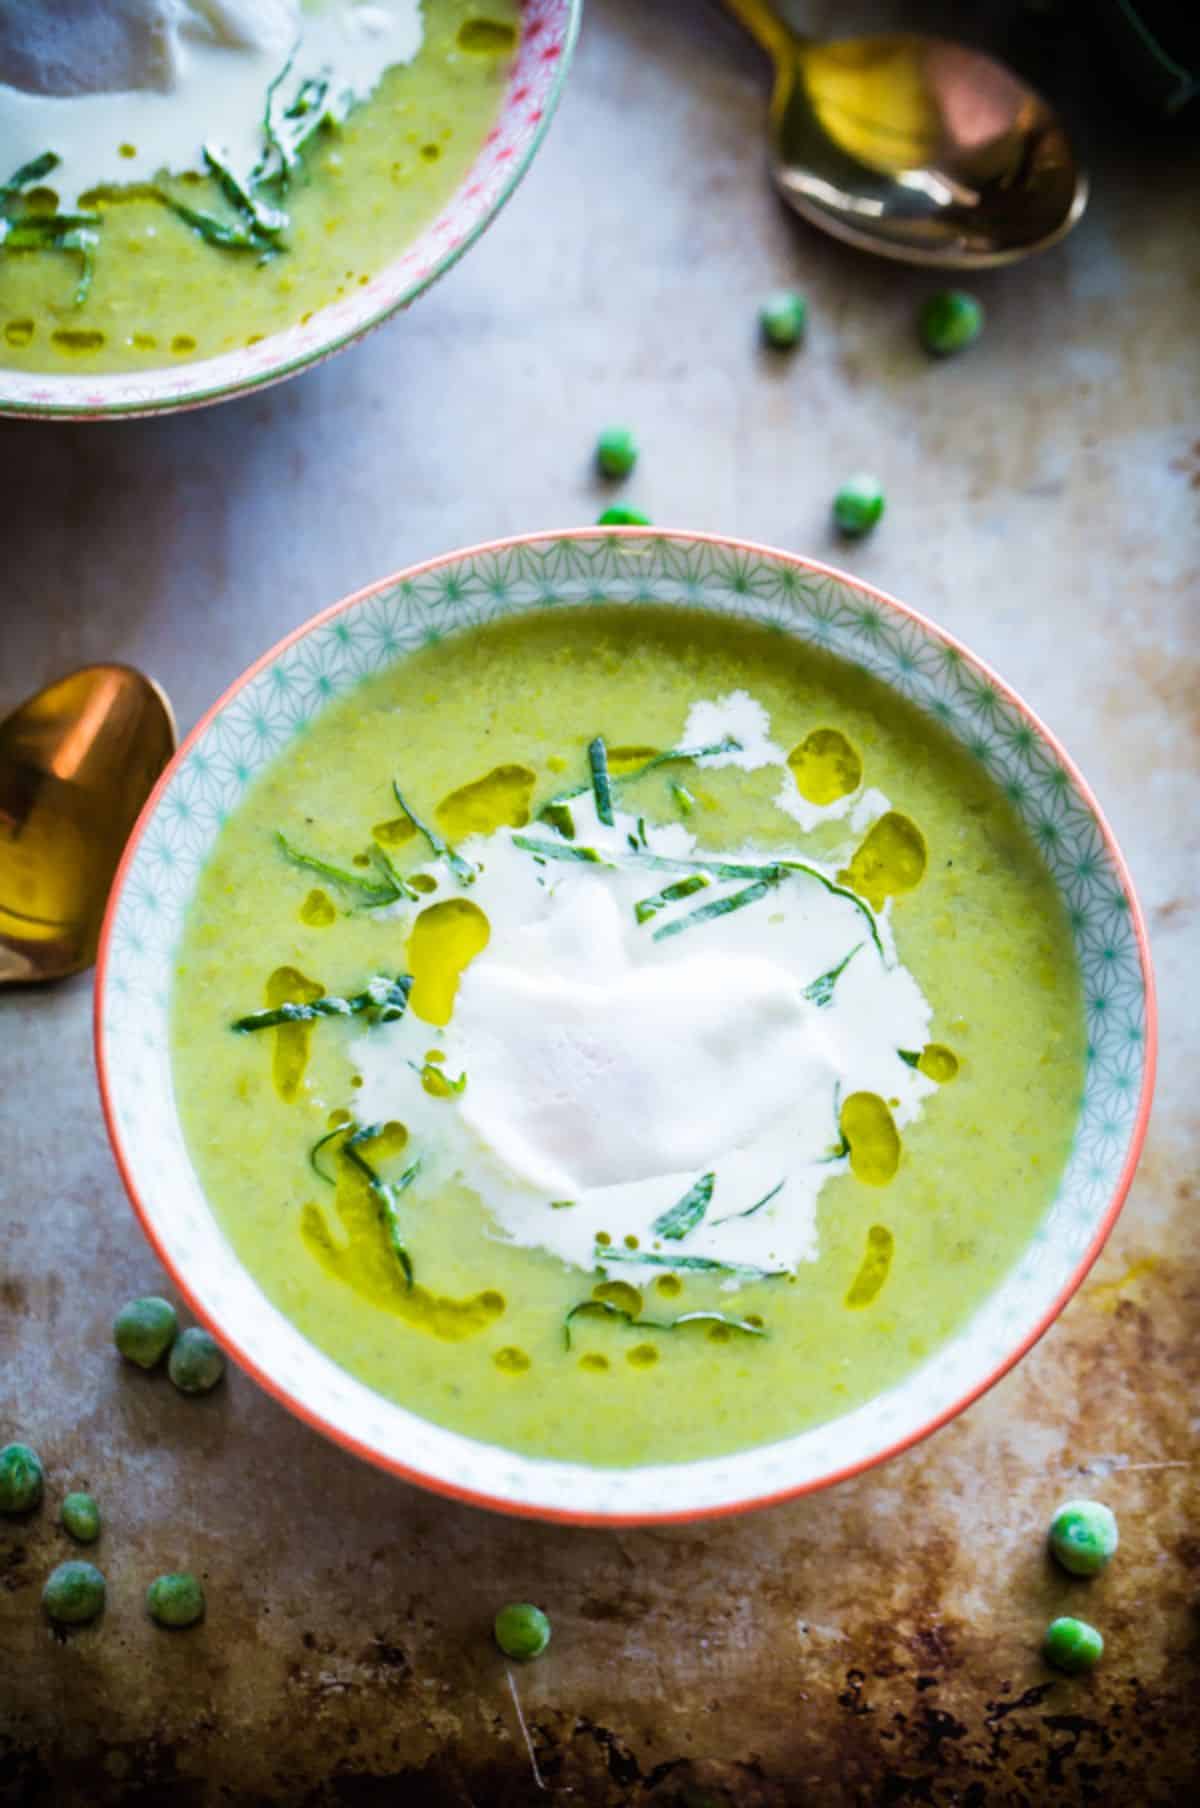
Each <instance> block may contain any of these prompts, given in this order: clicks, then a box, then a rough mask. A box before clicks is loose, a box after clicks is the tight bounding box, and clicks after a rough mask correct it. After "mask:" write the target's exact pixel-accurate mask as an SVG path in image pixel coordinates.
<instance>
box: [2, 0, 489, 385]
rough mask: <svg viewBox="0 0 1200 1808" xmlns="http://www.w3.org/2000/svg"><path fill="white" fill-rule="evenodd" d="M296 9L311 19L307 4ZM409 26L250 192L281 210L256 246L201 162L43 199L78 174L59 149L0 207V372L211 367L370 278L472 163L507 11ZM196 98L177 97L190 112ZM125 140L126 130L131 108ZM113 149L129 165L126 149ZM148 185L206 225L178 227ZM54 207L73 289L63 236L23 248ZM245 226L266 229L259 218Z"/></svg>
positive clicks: (425, 16) (437, 7) (216, 126)
mask: <svg viewBox="0 0 1200 1808" xmlns="http://www.w3.org/2000/svg"><path fill="white" fill-rule="evenodd" d="M307 10H308V11H310V12H312V13H315V14H317V15H319V14H320V13H321V8H320V6H317V5H314V6H311V7H309V8H308V9H307ZM419 17H420V23H419V44H420V47H419V49H418V50H417V51H416V54H415V55H413V57H412V59H411V61H406V62H404V63H402V64H401V63H398V64H396V66H394V67H391V68H389V69H387V70H386V72H385V73H384V74H383V75H382V77H381V78H380V79H379V81H378V85H377V86H375V87H374V89H373V91H372V92H370V93H369V96H368V98H366V99H364V100H362V101H361V102H360V103H358V104H355V105H352V106H351V107H350V108H349V111H348V112H346V113H345V117H344V118H340V117H334V116H331V117H330V118H329V119H328V120H327V121H326V122H325V123H323V124H321V125H320V127H319V128H318V129H316V130H315V131H314V132H313V133H312V135H311V136H310V137H308V138H307V139H306V140H305V142H304V143H303V146H302V148H301V150H300V152H299V154H298V159H297V162H296V165H295V168H294V170H293V171H292V172H291V174H290V176H289V177H288V179H287V181H286V184H285V185H283V186H281V185H279V184H272V183H271V182H270V181H268V182H267V184H266V186H264V187H263V188H262V190H261V191H260V194H259V197H258V198H259V200H261V202H262V204H263V207H264V208H266V209H268V210H269V209H271V208H282V209H283V210H284V214H285V218H286V225H285V226H284V227H283V229H282V230H281V231H278V232H277V233H276V235H275V237H274V238H272V239H269V240H268V241H267V242H260V240H259V239H258V238H257V237H256V233H257V230H258V229H257V228H255V227H254V225H253V220H252V217H251V215H250V214H249V213H248V212H247V210H246V208H245V207H243V206H240V205H239V204H238V202H237V201H236V199H234V198H232V197H231V195H230V192H229V190H228V188H227V187H226V186H224V185H223V183H222V180H221V179H220V177H219V175H218V174H217V173H216V172H215V171H213V172H211V173H210V172H206V171H204V169H203V167H201V169H200V170H198V171H197V170H192V169H191V168H190V167H189V168H184V169H183V173H179V172H178V171H176V173H174V174H171V173H169V172H168V173H165V174H163V175H162V176H161V179H160V178H158V177H157V176H156V177H155V179H154V180H150V179H149V177H147V178H146V179H138V180H135V181H132V182H126V183H124V184H114V183H113V182H112V181H111V180H106V181H104V182H102V183H100V184H99V185H98V186H97V187H96V188H95V189H93V190H90V191H85V192H83V193H82V194H81V195H80V196H79V197H78V200H76V198H75V197H74V196H68V195H66V194H65V193H64V195H61V196H60V195H59V194H58V192H57V191H56V189H55V181H56V177H57V178H61V179H62V180H65V178H66V175H67V173H68V170H69V169H74V170H75V173H76V175H77V173H78V157H77V156H76V157H75V158H73V159H70V158H69V159H68V161H67V163H66V164H64V166H63V168H62V170H61V171H59V172H56V171H55V170H53V169H52V170H50V171H49V173H47V174H46V175H45V176H44V177H43V178H42V179H41V181H40V182H38V183H36V184H35V185H26V186H25V187H24V188H23V190H22V192H21V193H20V194H17V195H10V196H8V197H6V198H4V200H3V206H2V208H0V212H3V213H4V214H6V215H7V216H8V219H9V222H10V225H11V226H12V228H13V230H11V231H10V230H8V229H7V228H5V229H4V230H2V231H0V241H3V240H4V239H5V238H7V243H3V244H0V366H9V367H11V368H14V369H19V370H36V371H47V372H72V373H80V372H86V371H120V370H149V369H154V368H158V367H160V366H162V365H168V364H172V363H175V362H186V361H190V360H193V359H198V358H211V357H216V356H218V355H219V354H221V353H223V352H229V351H233V350H236V349H238V348H239V347H242V346H246V345H253V344H255V343H257V341H259V340H260V339H264V338H266V337H267V336H268V335H269V334H271V333H275V332H279V331H281V330H282V329H283V328H285V327H289V326H293V325H295V324H296V323H297V322H300V321H304V320H307V319H308V317H309V316H310V315H311V314H313V313H315V312H316V311H317V310H318V309H319V308H323V307H325V306H327V305H328V304H329V303H331V302H334V301H336V300H338V299H339V298H340V297H344V296H347V295H349V294H351V293H353V292H354V291H356V290H357V289H358V288H359V287H360V286H361V285H364V284H366V283H367V282H369V281H370V279H371V278H372V277H373V276H375V275H377V274H378V273H379V272H380V271H381V270H382V269H383V268H385V266H386V265H387V264H388V263H390V262H391V261H392V260H393V259H394V258H396V257H398V256H399V255H400V253H401V252H402V251H403V250H404V248H405V246H406V245H408V244H409V243H411V242H412V240H413V239H415V238H416V237H417V236H418V234H419V233H420V232H421V231H422V230H423V229H424V228H425V227H426V226H427V225H428V224H429V222H430V221H431V220H432V219H433V218H434V217H435V216H436V215H437V213H438V211H439V210H440V209H441V207H442V206H443V205H444V204H445V203H446V202H447V201H448V200H449V198H450V196H451V195H452V194H453V193H454V191H455V189H456V188H457V187H458V185H459V184H460V182H462V180H463V179H464V177H465V176H466V174H467V172H468V170H469V169H470V167H471V165H472V163H473V162H474V160H475V158H476V156H477V154H478V152H479V150H480V148H481V146H482V145H483V142H484V140H485V138H486V136H487V134H488V131H489V130H490V128H491V127H492V125H493V123H494V121H495V119H496V117H497V114H498V112H499V108H500V103H501V100H502V97H503V94H504V89H505V84H506V81H507V78H508V75H509V71H510V69H511V66H512V59H513V56H514V54H515V50H516V45H517V35H518V30H519V21H520V6H519V0H423V4H422V6H421V9H420V16H419ZM301 55H302V53H300V52H298V53H297V57H298V58H300V57H301ZM305 73H306V72H305V71H304V70H303V69H302V68H301V66H300V63H299V62H298V63H297V66H296V67H295V69H292V68H291V66H290V65H288V66H287V74H286V76H285V77H284V80H283V82H282V84H281V86H280V88H279V95H280V97H281V98H280V102H279V105H280V106H281V107H282V105H283V103H284V100H285V99H286V98H288V97H289V96H290V95H291V92H292V89H293V88H295V90H296V92H297V93H300V92H301V90H302V88H303V82H302V79H301V78H302V76H303V75H304V74H305ZM4 92H5V91H4V90H3V89H2V88H0V162H2V163H3V167H0V183H5V182H7V181H9V180H10V178H11V176H12V174H13V171H14V160H15V156H16V152H15V149H14V151H13V154H12V155H11V156H8V157H7V160H4V158H5V144H6V134H5V129H4V128H5V112H4V106H3V104H2V103H3V96H4ZM96 98H98V99H99V100H101V101H103V100H104V98H105V97H104V96H100V97H92V96H86V97H84V98H83V99H82V100H76V101H73V102H71V101H65V102H64V101H61V100H60V101H56V102H55V104H56V105H59V106H62V105H76V106H82V107H87V106H89V105H93V104H95V99H96ZM202 98H203V97H201V100H202ZM200 104H201V102H200V101H198V100H197V99H196V98H195V97H194V96H193V97H191V99H190V110H191V112H192V113H195V112H196V110H197V108H198V107H199V106H200ZM301 104H303V102H302V103H301ZM331 104H332V98H331ZM212 110H213V114H214V117H213V118H212V120H211V122H210V124H209V126H208V129H207V134H206V136H207V138H208V139H209V140H210V141H212V142H214V143H215V145H216V146H218V147H219V146H220V145H221V143H222V136H223V120H222V102H221V95H220V93H219V92H218V93H217V94H216V95H215V96H214V97H213V101H212ZM105 117H106V118H107V114H106V115H105ZM292 123H293V125H294V124H295V121H293V122H292ZM129 134H130V136H134V135H135V134H136V116H135V119H134V122H133V123H131V125H130V127H129ZM38 148H39V149H41V150H44V151H47V152H53V151H54V148H55V147H54V145H53V144H50V143H47V144H45V145H39V147H38ZM105 148H106V150H111V148H112V147H108V146H106V147H105ZM125 149H126V151H127V152H128V153H129V155H130V156H131V157H132V156H133V155H134V153H135V151H136V150H137V147H136V146H135V145H132V144H130V145H128V146H126V147H125ZM237 173H238V174H241V173H242V172H241V171H238V172H237ZM60 186H61V180H60ZM156 188H157V189H158V190H160V191H161V192H160V193H159V194H158V195H157V196H156V194H155V192H154V191H155V189H156ZM162 193H166V194H167V195H169V196H170V197H171V198H172V200H174V201H177V202H179V203H181V204H182V205H183V206H184V207H185V208H188V209H191V210H192V212H193V215H201V216H203V217H204V219H205V220H207V221H209V222H215V223H216V224H215V227H214V226H212V225H210V226H208V227H203V226H199V227H198V226H197V225H195V224H192V223H189V219H188V218H187V217H184V216H182V215H181V214H179V213H177V212H175V211H172V209H171V208H170V207H169V206H168V205H166V204H165V203H164V201H163V199H162ZM56 202H58V203H59V205H60V208H61V209H62V210H63V211H66V210H67V209H68V208H69V209H78V208H82V209H84V210H86V212H85V214H78V215H76V214H72V216H71V217H79V218H86V219H89V220H90V219H91V217H92V216H93V215H94V216H96V218H95V221H94V223H93V224H91V225H85V226H84V227H83V231H84V233H85V235H86V237H85V241H84V243H85V247H86V269H87V276H86V279H85V280H82V281H81V272H82V270H83V268H84V266H83V265H82V264H81V259H82V258H83V256H84V252H83V251H81V250H79V249H77V248H76V246H77V245H78V240H77V238H76V237H72V236H67V238H66V242H65V243H63V244H61V246H60V247H59V248H55V246H54V245H53V244H51V245H49V246H47V245H46V244H45V243H43V242H39V241H38V239H37V230H38V225H37V223H38V221H39V220H42V221H43V222H44V221H45V219H46V218H47V217H48V216H50V215H52V214H53V212H54V210H55V205H56ZM259 217H260V218H264V217H266V218H268V223H269V213H268V214H264V213H262V212H261V211H260V216H259ZM31 223H32V224H31ZM17 227H20V228H21V229H22V230H21V232H18V231H17V230H15V229H16V228H17ZM226 229H229V230H232V231H234V232H235V233H245V232H247V230H248V231H249V242H248V243H247V244H246V245H245V246H244V247H243V248H241V249H239V248H236V247H234V248H230V246H229V245H228V244H224V245H222V244H221V243H214V242H213V236H214V231H216V232H220V231H223V230H226ZM46 230H49V228H47V229H46ZM51 237H52V238H53V234H52V233H51ZM27 239H32V240H33V243H32V244H30V245H29V246H28V247H26V243H25V241H26V240H27Z"/></svg>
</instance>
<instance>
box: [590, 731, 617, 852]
mask: <svg viewBox="0 0 1200 1808" xmlns="http://www.w3.org/2000/svg"><path fill="white" fill-rule="evenodd" d="M588 765H589V767H590V768H591V773H592V794H593V796H594V797H595V799H596V815H597V817H598V818H599V820H600V821H601V822H602V823H603V824H604V826H605V828H608V829H611V828H612V826H613V794H612V780H611V778H610V777H609V773H608V748H607V747H606V746H605V745H604V736H603V735H597V736H596V738H595V740H594V741H593V742H592V743H591V744H590V746H589V747H588Z"/></svg>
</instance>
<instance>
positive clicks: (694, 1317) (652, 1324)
mask: <svg viewBox="0 0 1200 1808" xmlns="http://www.w3.org/2000/svg"><path fill="white" fill-rule="evenodd" d="M576 1318H615V1319H619V1320H620V1321H621V1323H622V1324H626V1325H631V1326H632V1327H633V1328H634V1330H636V1331H677V1330H678V1329H679V1327H680V1326H681V1325H698V1324H713V1325H726V1326H728V1328H729V1329H730V1330H731V1331H743V1332H745V1334H746V1336H747V1337H765V1336H766V1335H767V1333H766V1331H765V1329H764V1328H763V1326H762V1325H754V1324H751V1323H750V1321H749V1319H745V1318H734V1317H733V1315H732V1313H729V1312H683V1313H681V1314H680V1316H679V1317H678V1318H667V1319H660V1318H635V1317H634V1315H633V1313H632V1312H629V1311H627V1310H626V1309H625V1307H624V1306H616V1305H614V1304H613V1302H612V1301H611V1300H599V1299H586V1300H580V1302H579V1304H578V1305H577V1306H572V1307H571V1310H570V1311H569V1312H568V1313H567V1315H566V1317H565V1318H564V1319H563V1341H564V1342H565V1344H566V1347H567V1349H568V1350H569V1349H570V1348H571V1323H572V1320H574V1319H576Z"/></svg>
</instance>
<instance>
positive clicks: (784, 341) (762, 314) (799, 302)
mask: <svg viewBox="0 0 1200 1808" xmlns="http://www.w3.org/2000/svg"><path fill="white" fill-rule="evenodd" d="M758 321H759V325H760V326H761V327H762V336H763V338H764V339H765V340H766V342H767V344H768V345H774V346H776V347H777V348H778V349H779V350H780V351H790V350H791V348H792V346H794V345H799V343H800V341H801V339H803V337H804V328H805V326H806V324H807V321H808V303H807V302H806V301H805V299H804V297H803V295H797V293H796V291H795V290H794V289H776V291H775V293H774V294H773V295H768V296H767V298H766V300H765V301H764V302H763V304H762V307H761V308H760V309H759V310H758Z"/></svg>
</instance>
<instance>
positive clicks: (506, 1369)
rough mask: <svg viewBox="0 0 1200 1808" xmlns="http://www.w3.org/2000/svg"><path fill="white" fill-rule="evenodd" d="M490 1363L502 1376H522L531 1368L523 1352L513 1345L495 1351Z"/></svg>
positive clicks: (531, 1364)
mask: <svg viewBox="0 0 1200 1808" xmlns="http://www.w3.org/2000/svg"><path fill="white" fill-rule="evenodd" d="M492 1361H493V1362H494V1363H495V1365H496V1367H497V1368H498V1369H499V1370H500V1373H501V1374H502V1375H523V1374H524V1373H525V1372H526V1370H527V1369H531V1368H532V1367H533V1363H532V1362H531V1361H530V1359H529V1357H528V1356H527V1355H526V1354H525V1351H524V1350H519V1349H517V1347H516V1345H515V1344H505V1346H504V1348H503V1349H502V1350H497V1351H496V1354H495V1355H494V1356H493V1357H492Z"/></svg>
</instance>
